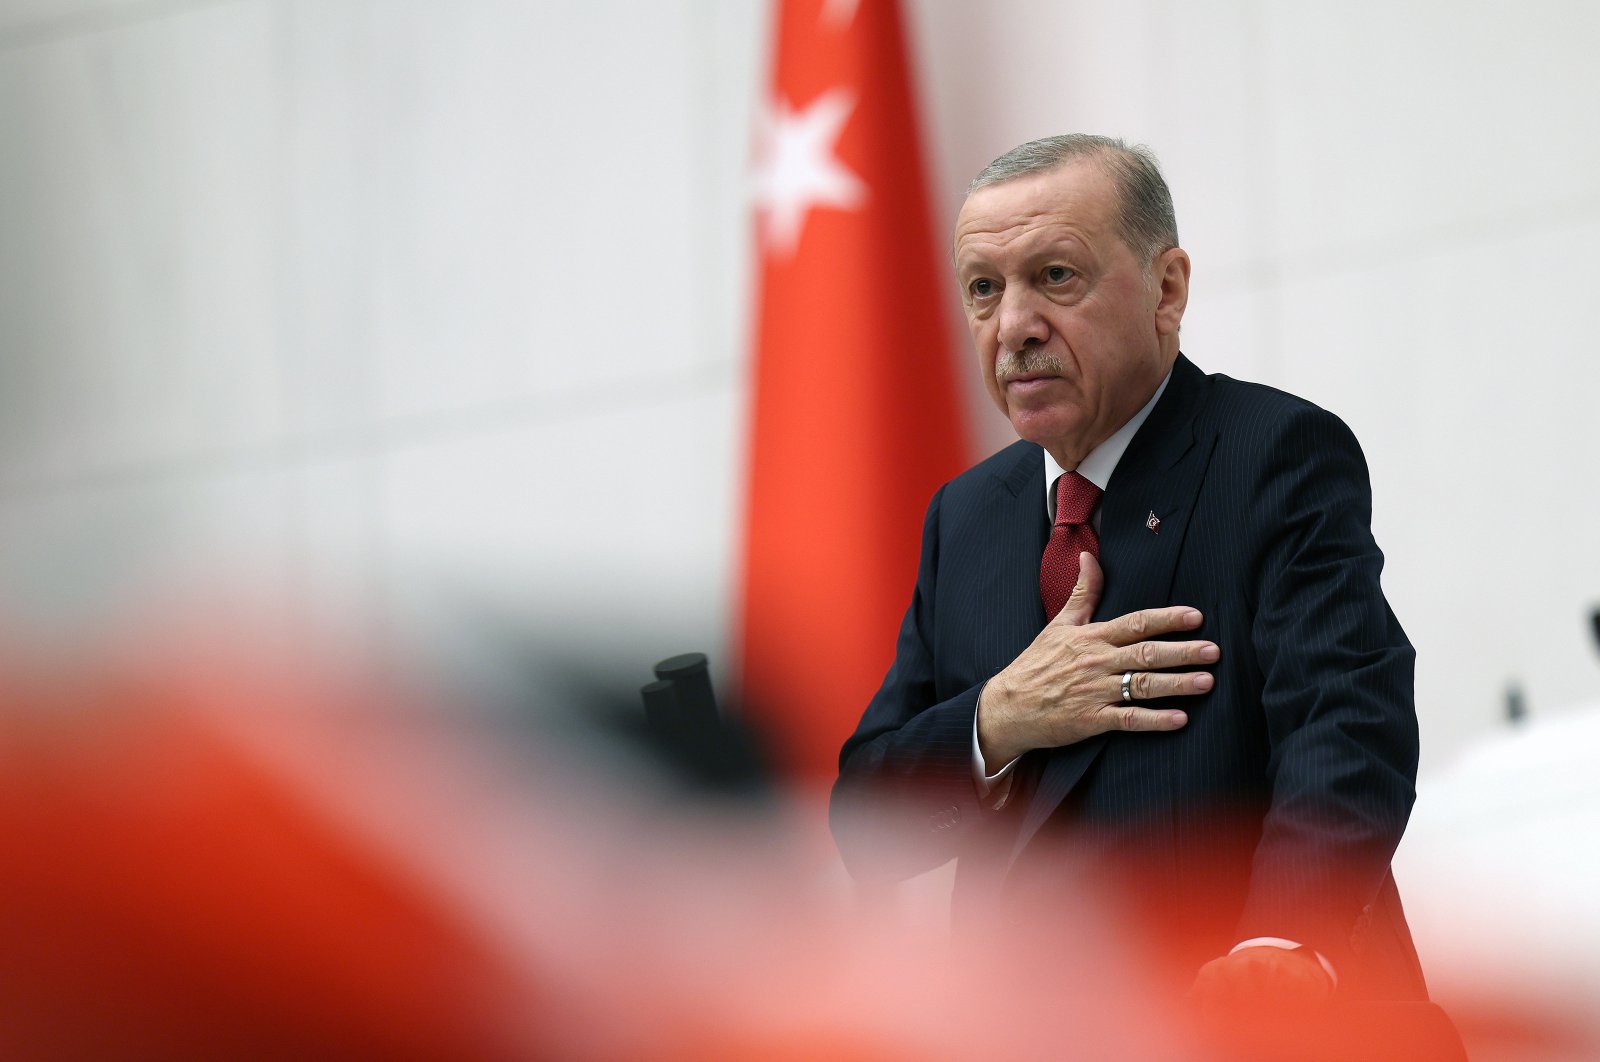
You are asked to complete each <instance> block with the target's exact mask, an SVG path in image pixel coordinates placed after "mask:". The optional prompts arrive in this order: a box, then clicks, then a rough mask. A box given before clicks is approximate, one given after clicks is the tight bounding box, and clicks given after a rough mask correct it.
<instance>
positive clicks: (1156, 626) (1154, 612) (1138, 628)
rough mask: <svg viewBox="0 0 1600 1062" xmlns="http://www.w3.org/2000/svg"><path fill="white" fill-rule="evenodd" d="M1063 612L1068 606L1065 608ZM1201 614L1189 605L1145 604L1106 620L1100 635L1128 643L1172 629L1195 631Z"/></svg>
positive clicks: (1168, 631) (1120, 644) (1124, 644)
mask: <svg viewBox="0 0 1600 1062" xmlns="http://www.w3.org/2000/svg"><path fill="white" fill-rule="evenodd" d="M1062 611H1063V612H1065V611H1066V609H1062ZM1200 623H1201V616H1200V613H1199V611H1198V610H1196V609H1193V608H1190V607H1189V606H1188V605H1173V606H1171V607H1169V608H1146V609H1140V610H1139V611H1138V612H1129V613H1128V614H1127V615H1125V616H1118V617H1117V618H1116V619H1113V620H1107V621H1106V622H1105V623H1104V624H1103V626H1104V630H1103V631H1102V632H1101V637H1103V638H1104V639H1105V640H1106V641H1108V642H1110V643H1111V644H1112V645H1117V646H1127V645H1132V644H1134V643H1135V642H1142V641H1144V640H1145V639H1147V638H1151V637H1154V636H1155V635H1158V634H1171V633H1172V632H1173V631H1192V630H1194V629H1195V628H1196V627H1198V626H1200Z"/></svg>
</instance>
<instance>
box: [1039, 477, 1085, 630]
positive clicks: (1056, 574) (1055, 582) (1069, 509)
mask: <svg viewBox="0 0 1600 1062" xmlns="http://www.w3.org/2000/svg"><path fill="white" fill-rule="evenodd" d="M1099 501H1100V488H1099V487H1097V486H1095V485H1094V484H1093V483H1090V482H1089V481H1088V480H1086V479H1084V478H1083V477H1082V476H1080V475H1078V473H1076V472H1067V473H1064V474H1063V475H1062V476H1061V478H1060V479H1058V480H1056V523H1055V526H1054V527H1052V528H1051V529H1050V544H1049V545H1048V546H1046V547H1045V548H1044V559H1043V560H1041V561H1040V562H1039V596H1040V597H1041V598H1043V599H1044V613H1045V615H1046V616H1048V617H1049V618H1050V619H1055V618H1056V613H1057V612H1060V611H1061V609H1062V606H1064V605H1065V604H1066V603H1067V598H1068V597H1071V596H1072V588H1073V587H1074V586H1075V585H1077V582H1078V554H1080V553H1082V552H1083V551H1084V550H1088V551H1089V552H1090V553H1093V554H1094V555H1095V556H1096V557H1098V556H1100V536H1098V535H1096V534H1095V533H1094V525H1093V524H1091V523H1089V515H1090V514H1091V513H1093V512H1094V507H1095V505H1096V504H1097V503H1098V502H1099Z"/></svg>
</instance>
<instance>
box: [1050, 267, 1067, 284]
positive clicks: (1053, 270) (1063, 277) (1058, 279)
mask: <svg viewBox="0 0 1600 1062" xmlns="http://www.w3.org/2000/svg"><path fill="white" fill-rule="evenodd" d="M1044 278H1045V279H1046V280H1048V281H1049V282H1050V283H1052V284H1065V283H1066V282H1067V281H1069V280H1071V279H1072V270H1070V269H1068V268H1067V267H1066V266H1050V267H1049V268H1048V269H1046V270H1045V271H1044Z"/></svg>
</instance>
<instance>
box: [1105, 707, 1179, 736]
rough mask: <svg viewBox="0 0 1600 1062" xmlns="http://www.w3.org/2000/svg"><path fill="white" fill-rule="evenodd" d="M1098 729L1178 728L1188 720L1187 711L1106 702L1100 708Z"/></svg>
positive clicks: (1155, 729)
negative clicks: (1106, 703)
mask: <svg viewBox="0 0 1600 1062" xmlns="http://www.w3.org/2000/svg"><path fill="white" fill-rule="evenodd" d="M1099 720H1100V730H1101V731H1106V730H1139V731H1163V730H1179V729H1181V728H1182V727H1183V725H1184V724H1185V723H1187V722H1188V721H1189V715H1188V713H1187V712H1180V711H1176V710H1170V709H1156V708H1141V707H1139V706H1138V705H1136V704H1108V705H1106V706H1105V707H1104V708H1102V709H1100V716H1099Z"/></svg>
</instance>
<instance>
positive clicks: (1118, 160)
mask: <svg viewBox="0 0 1600 1062" xmlns="http://www.w3.org/2000/svg"><path fill="white" fill-rule="evenodd" d="M1078 159H1094V160H1095V161H1096V162H1098V163H1099V164H1100V165H1101V166H1102V167H1104V169H1105V171H1106V173H1107V174H1109V175H1110V176H1111V179H1112V180H1114V181H1116V182H1117V193H1118V198H1119V199H1121V201H1122V202H1121V210H1120V217H1119V218H1118V222H1119V224H1120V227H1121V229H1122V241H1123V242H1124V243H1126V244H1127V245H1128V248H1129V250H1131V251H1133V253H1134V255H1135V257H1137V258H1138V259H1139V260H1140V261H1141V262H1144V263H1145V264H1146V265H1148V264H1149V263H1151V262H1153V261H1155V258H1156V255H1158V254H1160V253H1161V252H1162V251H1165V250H1167V249H1168V248H1170V247H1176V246H1178V219H1177V216H1176V215H1175V214H1174V213H1173V211H1172V193H1171V192H1170V191H1168V190H1167V182H1166V181H1165V180H1163V179H1162V177H1161V166H1160V165H1159V164H1158V163H1157V162H1156V157H1155V154H1154V153H1153V152H1152V151H1151V150H1150V149H1149V148H1147V147H1145V146H1144V145H1143V144H1135V145H1133V146H1132V147H1129V146H1128V145H1127V144H1126V143H1124V142H1123V141H1121V140H1118V139H1117V138H1116V137H1110V136H1095V135H1094V134H1092V133H1063V134H1061V135H1060V136H1047V137H1045V138H1044V139H1042V140H1030V141H1029V142H1028V143H1026V144H1021V145H1019V146H1017V147H1014V148H1012V149H1011V150H1010V151H1008V152H1006V153H1005V154H1004V155H1001V156H1000V157H999V158H997V159H995V160H994V161H993V162H991V163H989V165H987V166H985V167H984V168H983V169H982V170H981V171H980V172H979V173H978V175H977V176H976V177H974V178H973V179H972V183H971V184H970V185H968V186H967V194H968V195H971V194H972V193H973V192H976V191H977V190H978V189H979V188H987V187H988V186H989V185H991V184H1000V183H1001V182H1003V181H1010V180H1015V179H1016V178H1018V177H1027V176H1031V175H1033V174H1035V173H1045V172H1047V171H1049V170H1053V169H1056V168H1058V167H1060V166H1064V165H1066V164H1067V163H1069V162H1075V161H1077V160H1078Z"/></svg>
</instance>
